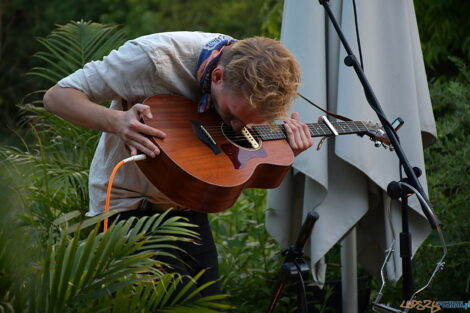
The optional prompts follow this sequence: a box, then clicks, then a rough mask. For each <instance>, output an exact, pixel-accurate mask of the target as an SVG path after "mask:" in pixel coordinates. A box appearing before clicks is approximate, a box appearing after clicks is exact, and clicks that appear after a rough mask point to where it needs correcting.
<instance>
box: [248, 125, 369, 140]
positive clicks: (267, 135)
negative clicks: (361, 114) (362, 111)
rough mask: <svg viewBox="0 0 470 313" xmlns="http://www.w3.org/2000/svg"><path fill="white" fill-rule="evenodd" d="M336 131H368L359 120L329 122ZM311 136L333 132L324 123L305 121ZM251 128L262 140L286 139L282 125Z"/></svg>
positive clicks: (352, 132)
mask: <svg viewBox="0 0 470 313" xmlns="http://www.w3.org/2000/svg"><path fill="white" fill-rule="evenodd" d="M331 124H332V125H333V127H334V128H335V129H336V130H337V131H338V134H339V135H349V134H363V133H366V132H367V131H369V129H368V128H367V126H366V125H364V123H363V122H361V121H347V122H334V123H331ZM307 126H308V128H309V130H310V136H312V137H325V136H333V135H334V134H333V132H332V131H331V130H330V128H329V127H328V126H327V125H326V124H325V123H307ZM252 129H253V130H255V131H256V133H257V134H258V135H259V137H261V139H262V140H264V141H266V140H279V139H287V134H286V130H285V128H284V125H283V124H281V125H256V126H253V127H252Z"/></svg>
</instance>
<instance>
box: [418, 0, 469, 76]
mask: <svg viewBox="0 0 470 313" xmlns="http://www.w3.org/2000/svg"><path fill="white" fill-rule="evenodd" d="M414 5H415V9H416V15H417V21H418V29H419V34H420V37H421V47H422V49H423V57H424V61H425V64H426V67H427V70H428V75H430V77H434V78H436V77H439V76H442V75H445V76H447V77H452V76H455V74H456V73H457V72H458V70H457V67H455V66H454V64H453V63H452V62H451V61H450V60H449V59H448V56H450V55H454V56H457V57H459V58H461V59H463V60H465V62H469V61H470V34H469V32H468V29H469V28H470V19H469V18H468V14H469V12H470V2H469V1H460V0H433V1H423V0H415V1H414Z"/></svg>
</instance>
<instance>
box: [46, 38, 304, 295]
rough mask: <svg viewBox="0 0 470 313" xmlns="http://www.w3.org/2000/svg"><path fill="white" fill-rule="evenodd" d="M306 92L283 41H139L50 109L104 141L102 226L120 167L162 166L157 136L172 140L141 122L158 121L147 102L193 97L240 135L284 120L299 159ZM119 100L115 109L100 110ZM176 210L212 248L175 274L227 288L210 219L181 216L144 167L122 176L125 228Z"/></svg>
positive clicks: (95, 68)
mask: <svg viewBox="0 0 470 313" xmlns="http://www.w3.org/2000/svg"><path fill="white" fill-rule="evenodd" d="M299 83H300V71H299V66H298V64H297V62H296V60H295V59H294V57H293V55H292V54H291V53H290V52H289V51H288V50H287V49H286V48H285V47H284V46H282V45H281V44H280V43H279V42H278V41H275V40H272V39H268V38H260V37H256V38H248V39H244V40H240V41H237V40H234V39H233V38H231V37H229V36H226V35H221V34H211V33H202V32H171V33H160V34H153V35H148V36H143V37H140V38H137V39H134V40H130V41H128V42H126V43H125V44H124V45H123V46H122V47H120V48H119V49H118V50H114V51H112V52H111V53H110V54H109V55H108V56H106V57H104V59H103V60H102V61H94V62H90V63H88V64H86V65H85V66H84V68H83V69H80V70H78V71H76V72H75V73H73V74H71V75H69V76H68V77H66V78H64V79H62V80H61V81H59V82H58V83H57V85H55V86H53V87H52V88H50V89H49V90H48V91H47V93H46V94H45V96H44V106H45V108H46V110H48V111H49V112H52V113H54V114H57V115H58V116H60V117H62V118H64V119H65V120H67V121H70V122H72V123H73V124H76V125H79V126H83V127H87V128H92V129H97V130H100V131H103V134H102V135H101V138H100V141H99V144H98V147H97V149H96V152H95V155H94V158H93V161H92V164H91V167H90V179H89V192H90V208H89V212H88V213H87V216H95V215H97V214H100V213H102V212H103V211H104V208H105V196H106V188H107V184H108V179H109V176H110V173H111V171H112V169H113V167H114V166H115V165H116V164H117V163H118V162H119V161H121V160H123V159H125V158H127V157H129V152H130V154H131V155H136V154H137V153H138V152H142V153H145V154H146V155H147V156H149V157H152V158H158V154H159V153H160V150H159V149H158V147H157V146H156V145H155V144H154V143H153V142H152V141H151V140H149V139H148V137H147V136H154V137H158V138H165V136H166V134H165V133H164V132H162V131H161V130H158V129H155V128H152V127H150V126H148V125H146V124H144V123H142V122H141V118H142V117H143V116H145V117H147V118H152V114H151V112H150V108H149V106H147V105H145V104H142V103H141V102H143V100H144V99H146V98H147V97H149V96H152V95H154V94H173V95H180V96H184V97H187V98H189V99H192V100H194V101H196V102H198V104H197V107H195V108H194V109H195V110H197V111H198V112H205V111H207V110H211V109H213V110H215V111H216V112H217V113H218V114H219V115H220V117H221V118H222V119H223V121H224V122H225V123H226V124H227V125H230V126H231V127H232V128H233V129H234V130H235V131H239V130H241V128H242V127H243V126H245V125H250V124H263V123H269V122H272V121H273V120H274V119H277V118H282V119H283V120H284V123H285V130H286V133H287V137H288V142H289V144H290V146H291V148H292V150H293V152H294V155H298V154H299V153H300V152H302V151H304V150H305V149H307V148H309V147H310V146H312V144H313V143H312V139H311V137H310V133H309V130H308V127H307V126H306V125H305V124H303V123H301V122H299V116H298V114H297V113H294V114H292V116H291V118H289V117H287V112H288V111H289V106H290V103H291V102H292V100H293V99H294V97H295V96H296V94H297V93H296V90H297V86H298V85H299ZM111 100H112V103H111V106H110V108H106V107H104V106H101V105H98V103H101V102H104V101H111ZM154 118H156V119H158V116H156V117H154ZM170 207H171V208H174V210H173V211H172V212H170V213H171V214H172V215H173V216H174V215H180V216H185V217H186V218H188V219H189V221H190V222H191V223H193V224H197V225H199V228H198V229H197V231H198V232H199V233H200V236H201V241H202V245H194V244H189V243H184V244H179V245H180V247H182V248H183V249H184V250H186V251H187V252H188V253H189V254H191V255H192V256H193V258H190V257H187V256H185V255H183V254H181V255H179V257H181V259H183V260H184V261H185V262H187V264H174V266H175V269H176V271H177V272H180V273H182V274H189V275H192V276H194V275H195V274H196V273H198V272H199V271H200V270H201V269H208V270H207V272H206V274H205V275H204V277H203V278H202V281H201V283H204V282H207V281H212V280H218V279H219V273H218V266H217V252H216V248H215V245H214V241H213V239H212V234H211V230H210V228H209V225H208V221H207V214H205V213H199V212H195V211H190V210H187V209H185V208H181V207H178V205H176V204H175V203H173V202H172V201H171V200H169V199H168V198H167V197H165V195H163V194H162V193H161V192H159V191H158V190H157V188H156V187H155V186H154V185H153V184H151V183H150V181H149V180H148V179H147V178H146V177H145V176H144V175H143V174H142V172H141V171H140V170H139V168H138V166H137V165H136V164H135V163H130V164H128V165H126V166H125V167H123V168H121V169H120V171H118V173H117V175H116V177H115V179H114V184H113V191H112V194H111V204H110V209H117V208H119V209H126V210H127V211H125V212H122V213H121V214H120V217H119V218H120V219H126V218H129V217H131V216H137V217H140V216H144V215H153V214H154V213H156V212H158V211H162V210H166V209H168V208H170ZM171 262H173V261H171ZM219 288H220V286H219V285H218V284H214V285H212V286H211V287H209V288H208V289H206V290H205V291H204V293H203V294H202V296H205V295H209V294H215V293H220V290H219Z"/></svg>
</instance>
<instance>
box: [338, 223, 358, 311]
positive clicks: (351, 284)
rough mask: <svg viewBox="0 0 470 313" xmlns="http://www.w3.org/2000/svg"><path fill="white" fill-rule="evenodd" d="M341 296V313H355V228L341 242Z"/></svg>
mask: <svg viewBox="0 0 470 313" xmlns="http://www.w3.org/2000/svg"><path fill="white" fill-rule="evenodd" d="M341 294H342V296H343V313H357V309H358V300H357V297H358V290H357V249H356V227H354V228H351V230H350V231H349V232H348V234H347V235H346V237H344V239H343V240H342V241H341Z"/></svg>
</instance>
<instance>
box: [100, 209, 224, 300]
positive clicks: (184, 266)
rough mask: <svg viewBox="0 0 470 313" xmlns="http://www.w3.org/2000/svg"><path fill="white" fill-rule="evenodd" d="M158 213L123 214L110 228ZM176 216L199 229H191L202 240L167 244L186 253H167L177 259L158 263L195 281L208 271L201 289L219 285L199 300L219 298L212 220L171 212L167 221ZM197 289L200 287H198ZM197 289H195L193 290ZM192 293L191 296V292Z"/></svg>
mask: <svg viewBox="0 0 470 313" xmlns="http://www.w3.org/2000/svg"><path fill="white" fill-rule="evenodd" d="M157 213H158V212H156V211H154V210H151V209H145V208H143V209H139V210H132V211H126V212H121V213H119V214H117V215H113V216H111V217H110V218H109V225H111V223H112V222H113V221H114V220H115V219H116V218H118V219H119V220H127V219H129V218H131V217H132V216H135V217H137V218H140V217H143V216H152V215H154V214H157ZM173 216H182V217H185V218H187V219H188V222H189V223H191V224H195V225H198V226H199V227H197V228H191V229H192V230H194V231H196V232H197V233H199V236H200V239H199V240H197V242H181V241H173V242H168V243H170V244H172V245H175V246H177V247H179V248H181V249H183V251H185V252H186V253H185V252H181V251H178V250H176V249H171V250H167V251H168V252H170V253H172V254H173V255H174V256H175V257H176V259H174V258H169V257H164V256H160V257H157V259H158V260H159V261H162V262H165V263H167V264H170V265H171V268H166V269H165V270H166V271H168V272H175V273H179V274H182V275H189V276H191V277H194V276H195V275H196V274H197V273H199V272H200V271H201V270H203V269H205V270H206V272H205V273H204V275H203V276H202V277H201V278H200V279H199V280H198V282H197V285H198V286H201V285H203V284H205V283H207V282H210V281H216V283H214V284H212V285H211V286H209V287H207V288H206V289H204V290H202V291H201V292H200V294H199V297H204V296H209V295H214V294H220V293H221V290H220V281H219V280H220V275H219V267H218V262H217V249H216V246H215V243H214V239H213V238H212V232H211V229H210V225H209V220H208V218H207V214H206V213H199V212H195V211H170V212H168V214H167V215H166V219H168V218H171V217H173ZM196 287H197V286H196ZM194 289H195V288H192V290H194ZM192 290H190V291H189V292H191V291H192Z"/></svg>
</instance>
